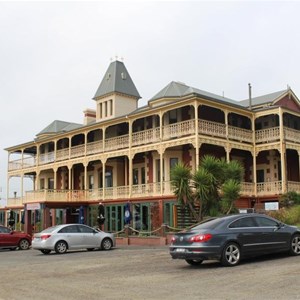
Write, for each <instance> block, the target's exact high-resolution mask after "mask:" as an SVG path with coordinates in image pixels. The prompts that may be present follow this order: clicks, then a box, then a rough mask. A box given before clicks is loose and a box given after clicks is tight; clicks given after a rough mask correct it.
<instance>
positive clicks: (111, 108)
mask: <svg viewBox="0 0 300 300" xmlns="http://www.w3.org/2000/svg"><path fill="white" fill-rule="evenodd" d="M109 108H110V115H111V116H112V115H113V112H114V110H113V101H112V100H109Z"/></svg>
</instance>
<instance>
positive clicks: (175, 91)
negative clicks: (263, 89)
mask: <svg viewBox="0 0 300 300" xmlns="http://www.w3.org/2000/svg"><path fill="white" fill-rule="evenodd" d="M190 94H197V95H199V96H203V97H205V98H209V99H212V100H218V101H221V102H227V103H231V104H234V105H238V106H242V105H241V104H240V102H239V101H235V100H232V99H229V98H225V97H222V96H219V95H216V94H213V93H209V92H206V91H203V90H199V89H196V88H194V87H191V86H188V85H186V84H184V83H181V82H176V81H172V82H170V83H169V84H168V85H167V86H166V87H164V88H163V89H162V90H161V91H160V92H158V93H157V94H156V95H155V96H154V97H152V98H151V100H150V101H153V100H157V99H161V98H176V97H183V96H187V95H190Z"/></svg>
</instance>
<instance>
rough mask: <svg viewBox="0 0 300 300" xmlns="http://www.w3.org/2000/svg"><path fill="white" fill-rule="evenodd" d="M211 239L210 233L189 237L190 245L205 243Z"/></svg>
mask: <svg viewBox="0 0 300 300" xmlns="http://www.w3.org/2000/svg"><path fill="white" fill-rule="evenodd" d="M211 238H212V235H211V234H210V233H206V234H197V235H194V236H192V237H190V239H189V241H190V242H191V243H202V242H207V241H209V240H210V239H211Z"/></svg>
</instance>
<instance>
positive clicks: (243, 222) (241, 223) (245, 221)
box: [229, 217, 257, 228]
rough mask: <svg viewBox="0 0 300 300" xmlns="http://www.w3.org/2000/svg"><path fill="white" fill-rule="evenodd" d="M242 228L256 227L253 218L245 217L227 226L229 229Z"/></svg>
mask: <svg viewBox="0 0 300 300" xmlns="http://www.w3.org/2000/svg"><path fill="white" fill-rule="evenodd" d="M244 227H257V225H256V223H255V221H254V218H253V217H246V218H241V219H238V220H236V221H234V222H232V223H231V224H230V225H229V228H244Z"/></svg>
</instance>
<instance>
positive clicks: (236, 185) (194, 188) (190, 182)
mask: <svg viewBox="0 0 300 300" xmlns="http://www.w3.org/2000/svg"><path fill="white" fill-rule="evenodd" d="M243 173H244V169H243V167H242V166H241V164H240V163H239V162H238V161H235V160H233V161H230V162H229V163H227V162H226V161H225V160H224V159H218V158H216V157H214V156H211V155H206V156H204V157H203V158H202V159H201V162H200V166H199V169H198V170H197V171H196V172H195V174H192V172H191V168H190V167H188V166H186V165H183V164H182V163H179V164H177V165H176V166H175V167H174V168H173V169H172V170H171V182H172V186H173V188H174V193H175V195H176V197H177V199H178V202H179V203H180V204H181V205H188V207H189V209H190V211H191V213H192V215H193V216H194V217H195V219H196V220H197V221H200V220H202V219H203V217H204V216H208V215H210V216H211V215H215V214H220V213H223V214H224V213H226V214H229V213H230V212H231V211H232V210H233V209H234V201H235V200H236V199H238V197H239V193H240V189H241V185H240V183H241V180H242V175H243ZM195 204H198V205H199V207H200V209H199V213H197V212H196V210H195Z"/></svg>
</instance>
